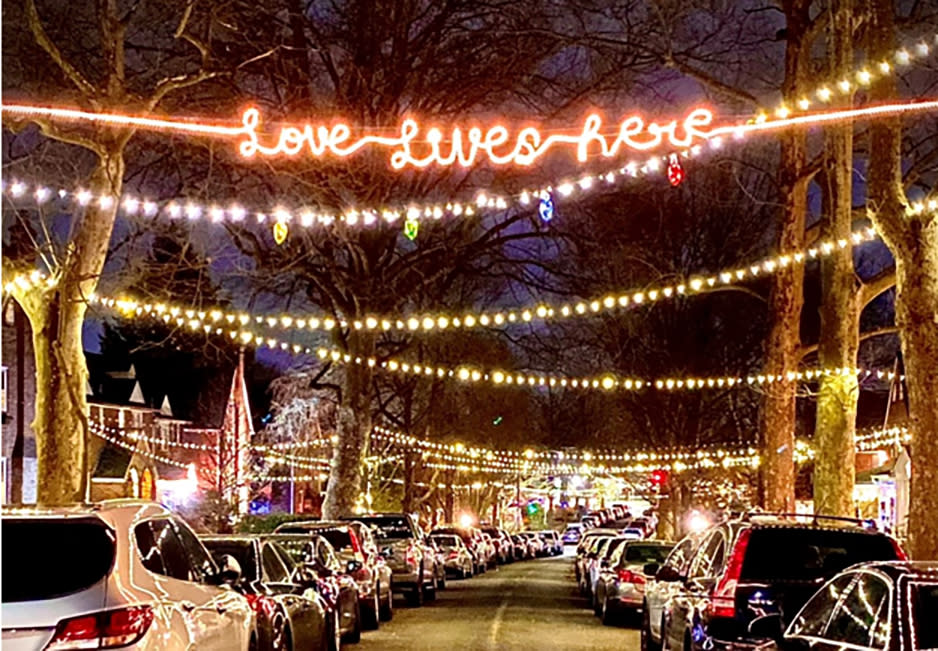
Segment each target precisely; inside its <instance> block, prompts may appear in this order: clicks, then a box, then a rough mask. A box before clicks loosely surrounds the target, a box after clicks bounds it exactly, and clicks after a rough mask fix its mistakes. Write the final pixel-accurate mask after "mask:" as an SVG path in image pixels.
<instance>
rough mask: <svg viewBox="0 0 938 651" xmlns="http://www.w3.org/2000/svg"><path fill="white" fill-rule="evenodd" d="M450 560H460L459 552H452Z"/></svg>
mask: <svg viewBox="0 0 938 651" xmlns="http://www.w3.org/2000/svg"><path fill="white" fill-rule="evenodd" d="M448 558H459V552H457V551H451V552H450V553H449V556H448Z"/></svg>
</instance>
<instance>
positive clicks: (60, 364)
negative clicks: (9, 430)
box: [17, 145, 124, 505]
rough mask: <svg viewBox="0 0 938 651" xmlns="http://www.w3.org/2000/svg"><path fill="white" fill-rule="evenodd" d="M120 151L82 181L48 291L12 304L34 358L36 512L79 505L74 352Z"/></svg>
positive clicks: (79, 415) (109, 225) (96, 270)
mask: <svg viewBox="0 0 938 651" xmlns="http://www.w3.org/2000/svg"><path fill="white" fill-rule="evenodd" d="M122 149H123V145H120V146H119V147H117V149H116V151H114V152H111V153H106V154H103V155H102V156H101V157H100V159H99V162H98V165H97V167H96V168H95V171H94V172H93V173H92V176H91V179H90V181H89V188H88V189H89V190H90V191H91V193H92V195H93V196H94V197H96V198H99V197H109V198H110V201H109V202H99V201H93V202H92V203H90V204H89V205H88V206H87V208H86V209H85V214H84V215H83V216H82V217H81V223H80V225H79V227H78V228H77V229H76V233H77V234H76V236H75V238H74V240H73V243H72V248H71V249H70V250H69V252H68V253H67V255H66V259H65V260H64V262H63V264H62V267H61V271H60V273H59V274H58V277H57V278H56V277H55V276H53V278H52V280H53V282H52V283H51V284H45V283H39V284H37V285H35V286H34V287H32V288H31V289H30V290H28V293H27V294H25V295H23V296H19V297H17V300H19V302H20V305H21V306H22V307H23V310H24V312H26V315H27V317H29V321H30V325H31V326H32V330H33V352H34V355H35V358H36V415H35V419H34V420H33V423H32V427H33V432H35V435H36V448H37V463H38V473H37V474H38V477H37V483H38V489H37V502H38V503H39V504H42V505H56V504H67V503H70V502H76V501H81V500H84V499H86V497H88V495H87V494H86V488H87V482H88V459H87V454H86V450H87V433H88V430H87V413H88V405H87V400H86V397H85V387H86V385H87V377H88V371H87V368H86V365H85V354H84V350H83V347H82V337H81V335H82V332H81V330H82V324H83V322H84V318H85V311H86V310H87V302H86V301H87V298H88V296H89V295H90V294H91V293H93V292H94V290H95V288H96V287H97V284H98V279H99V276H100V273H101V269H102V267H103V266H104V261H105V258H106V256H107V250H108V245H109V243H110V239H111V231H112V229H113V226H114V219H115V218H116V216H117V203H118V198H119V197H120V193H121V186H122V179H123V174H124V160H123V155H122Z"/></svg>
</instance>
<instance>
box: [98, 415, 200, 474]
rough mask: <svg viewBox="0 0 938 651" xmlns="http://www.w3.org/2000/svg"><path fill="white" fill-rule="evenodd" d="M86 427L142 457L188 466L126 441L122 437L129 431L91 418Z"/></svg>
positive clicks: (179, 466) (102, 437)
mask: <svg viewBox="0 0 938 651" xmlns="http://www.w3.org/2000/svg"><path fill="white" fill-rule="evenodd" d="M88 429H89V430H90V431H91V433H92V434H94V435H95V436H97V437H98V438H100V439H103V440H105V441H107V442H108V443H111V444H113V445H116V446H117V447H119V448H123V449H124V450H127V451H128V452H131V453H133V454H138V455H140V456H142V457H146V458H148V459H151V460H153V461H158V462H160V463H165V464H167V465H170V466H175V467H176V468H183V469H188V468H189V465H190V464H188V463H183V462H181V461H176V460H175V459H170V458H169V457H164V456H162V455H159V454H154V453H153V452H150V451H148V450H144V449H142V448H140V447H139V446H138V445H136V444H135V443H134V444H131V443H128V442H127V440H126V439H125V438H122V437H123V436H129V433H126V432H124V431H123V430H120V429H117V428H114V427H108V426H107V425H103V424H101V423H99V422H97V421H93V420H92V421H88Z"/></svg>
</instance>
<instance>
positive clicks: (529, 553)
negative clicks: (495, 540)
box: [511, 533, 536, 561]
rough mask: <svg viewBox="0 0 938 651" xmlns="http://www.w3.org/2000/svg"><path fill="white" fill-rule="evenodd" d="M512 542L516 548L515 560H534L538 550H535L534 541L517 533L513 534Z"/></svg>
mask: <svg viewBox="0 0 938 651" xmlns="http://www.w3.org/2000/svg"><path fill="white" fill-rule="evenodd" d="M511 542H512V543H514V546H515V559H517V560H519V561H525V560H527V559H529V558H534V555H535V552H536V550H535V549H534V541H532V540H531V539H530V538H528V537H527V536H522V535H521V534H517V533H516V534H512V536H511Z"/></svg>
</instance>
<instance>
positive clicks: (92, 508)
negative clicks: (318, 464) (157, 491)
mask: <svg viewBox="0 0 938 651" xmlns="http://www.w3.org/2000/svg"><path fill="white" fill-rule="evenodd" d="M0 527H2V536H3V550H2V551H3V560H2V566H3V585H2V593H3V594H2V599H3V603H2V606H0V617H2V620H3V634H2V635H3V637H2V640H3V644H2V646H3V648H4V649H10V650H12V651H38V650H39V649H59V648H70V649H92V648H111V647H116V646H121V647H129V646H131V645H133V646H134V648H139V649H169V650H177V649H178V650H179V651H184V650H187V649H193V648H199V649H210V650H218V651H220V650H221V649H240V650H241V651H247V650H248V649H252V648H254V647H255V646H256V644H257V631H256V628H255V626H256V620H255V616H254V611H253V610H252V609H251V606H250V604H249V603H248V600H247V598H246V597H245V596H244V595H242V594H241V593H239V592H237V591H236V590H234V589H233V588H232V587H231V586H232V584H236V583H237V582H238V581H239V580H240V578H241V570H240V568H239V567H238V562H237V561H236V560H235V559H233V558H231V557H230V556H224V557H222V558H221V559H219V561H220V562H216V561H215V560H214V559H213V558H212V556H211V554H209V553H208V551H207V550H206V549H205V546H204V545H203V544H202V543H201V542H200V541H199V539H198V538H197V537H196V535H195V534H194V533H193V532H192V530H191V529H190V528H189V527H188V525H186V524H185V523H184V522H183V521H182V520H181V519H180V518H178V517H177V516H175V515H174V514H172V513H171V512H170V511H169V510H168V509H166V508H165V507H163V506H160V505H159V504H156V503H153V502H145V501H141V500H112V501H104V502H99V503H96V504H90V505H89V504H83V505H76V506H63V507H55V508H38V509H37V508H29V509H17V508H11V509H6V508H5V509H4V510H3V519H2V524H0Z"/></svg>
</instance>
